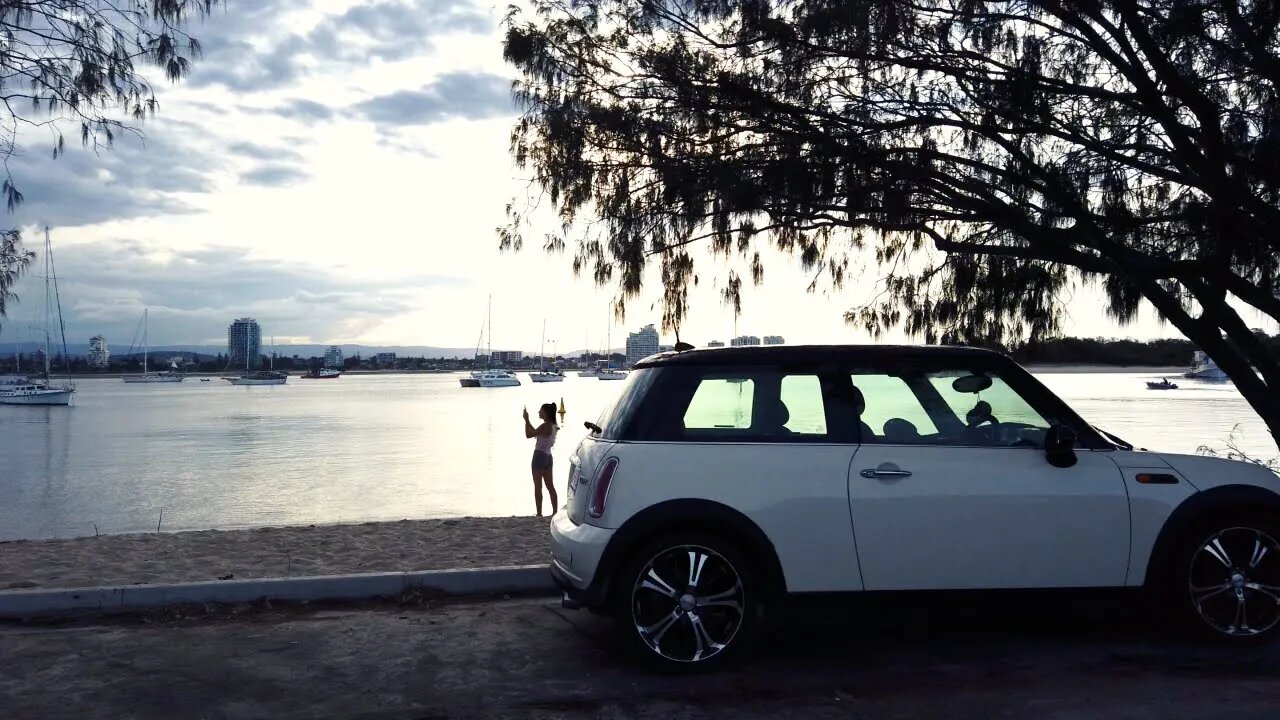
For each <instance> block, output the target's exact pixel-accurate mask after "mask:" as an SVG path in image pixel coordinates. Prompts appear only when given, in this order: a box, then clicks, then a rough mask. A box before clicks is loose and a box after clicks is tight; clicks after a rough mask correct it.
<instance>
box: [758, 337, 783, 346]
mask: <svg viewBox="0 0 1280 720" xmlns="http://www.w3.org/2000/svg"><path fill="white" fill-rule="evenodd" d="M786 343H787V341H786V340H783V339H782V336H781V335H765V336H764V344H765V345H785V344H786Z"/></svg>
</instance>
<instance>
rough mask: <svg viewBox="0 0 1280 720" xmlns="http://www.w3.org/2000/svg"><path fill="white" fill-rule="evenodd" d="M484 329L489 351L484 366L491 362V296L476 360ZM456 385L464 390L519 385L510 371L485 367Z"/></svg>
mask: <svg viewBox="0 0 1280 720" xmlns="http://www.w3.org/2000/svg"><path fill="white" fill-rule="evenodd" d="M486 329H487V331H488V337H489V351H488V353H487V356H486V357H485V365H488V364H489V363H491V362H493V296H492V295H490V296H489V305H488V307H487V309H486V315H485V321H484V324H483V325H481V326H480V338H479V339H478V340H477V341H476V358H479V357H480V340H483V339H484V338H485V332H486ZM458 384H459V385H461V386H462V387H464V388H473V387H482V388H491V387H513V386H515V385H519V384H520V378H518V377H516V374H515V373H513V372H511V371H510V370H500V369H493V368H488V367H486V368H485V369H484V370H477V371H475V372H473V373H471V374H470V375H468V376H466V377H460V378H458Z"/></svg>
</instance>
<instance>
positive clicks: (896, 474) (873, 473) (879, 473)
mask: <svg viewBox="0 0 1280 720" xmlns="http://www.w3.org/2000/svg"><path fill="white" fill-rule="evenodd" d="M858 474H859V475H861V476H862V477H864V478H904V477H911V471H910V470H877V469H875V468H867V469H866V470H863V471H862V472H860V473H858Z"/></svg>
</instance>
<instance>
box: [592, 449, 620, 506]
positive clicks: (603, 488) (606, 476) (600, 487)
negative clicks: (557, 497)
mask: <svg viewBox="0 0 1280 720" xmlns="http://www.w3.org/2000/svg"><path fill="white" fill-rule="evenodd" d="M617 471H618V458H609V459H608V460H606V461H605V463H604V467H602V468H600V474H599V475H597V476H596V481H595V484H594V485H593V486H592V488H591V505H590V506H589V507H588V508H587V513H588V514H589V515H591V517H593V518H598V517H600V516H601V515H604V503H605V501H606V500H608V499H609V485H610V484H612V483H613V474H614V473H615V472H617Z"/></svg>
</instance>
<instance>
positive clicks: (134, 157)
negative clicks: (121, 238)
mask: <svg viewBox="0 0 1280 720" xmlns="http://www.w3.org/2000/svg"><path fill="white" fill-rule="evenodd" d="M145 129H146V131H147V135H146V137H145V139H144V138H142V137H139V136H137V135H134V134H132V133H125V134H123V135H121V136H119V137H118V138H117V139H116V142H115V145H114V146H113V147H111V148H109V149H102V150H100V151H98V152H94V151H92V150H87V149H84V148H81V147H79V146H77V145H74V144H72V143H71V142H68V145H67V151H66V153H65V154H64V155H63V156H61V157H59V158H57V159H54V158H52V157H51V156H50V155H49V154H48V153H45V152H42V150H43V148H41V147H40V146H39V144H38V143H36V144H32V143H31V140H30V139H26V142H27V144H26V146H25V148H24V151H23V152H22V153H21V154H19V155H16V156H15V157H13V158H11V159H10V161H9V171H10V172H11V173H12V175H13V180H14V184H15V185H17V187H18V189H19V191H21V192H22V193H23V196H24V198H25V201H24V202H23V203H22V205H20V206H19V207H18V208H17V210H16V211H15V212H13V213H6V216H5V217H4V220H3V222H4V224H5V225H7V226H20V225H27V224H37V225H43V224H48V225H53V226H71V225H89V224H93V223H98V222H104V221H107V220H119V219H125V218H135V217H150V216H156V215H166V214H173V213H188V212H195V211H196V210H195V209H194V208H192V207H190V206H189V205H188V204H187V203H186V202H185V201H184V200H182V199H181V198H179V197H177V196H176V194H177V193H204V192H208V191H210V190H211V189H212V188H213V181H212V179H211V172H212V171H215V170H217V169H218V168H219V167H221V165H222V160H221V159H219V158H218V157H217V156H215V155H211V154H208V153H207V152H206V151H205V148H204V145H203V141H202V139H201V138H200V137H199V135H193V134H191V133H190V132H189V131H188V130H187V128H186V124H184V123H181V122H173V121H166V120H164V119H159V120H156V121H152V122H149V123H147V126H146V128H145Z"/></svg>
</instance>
